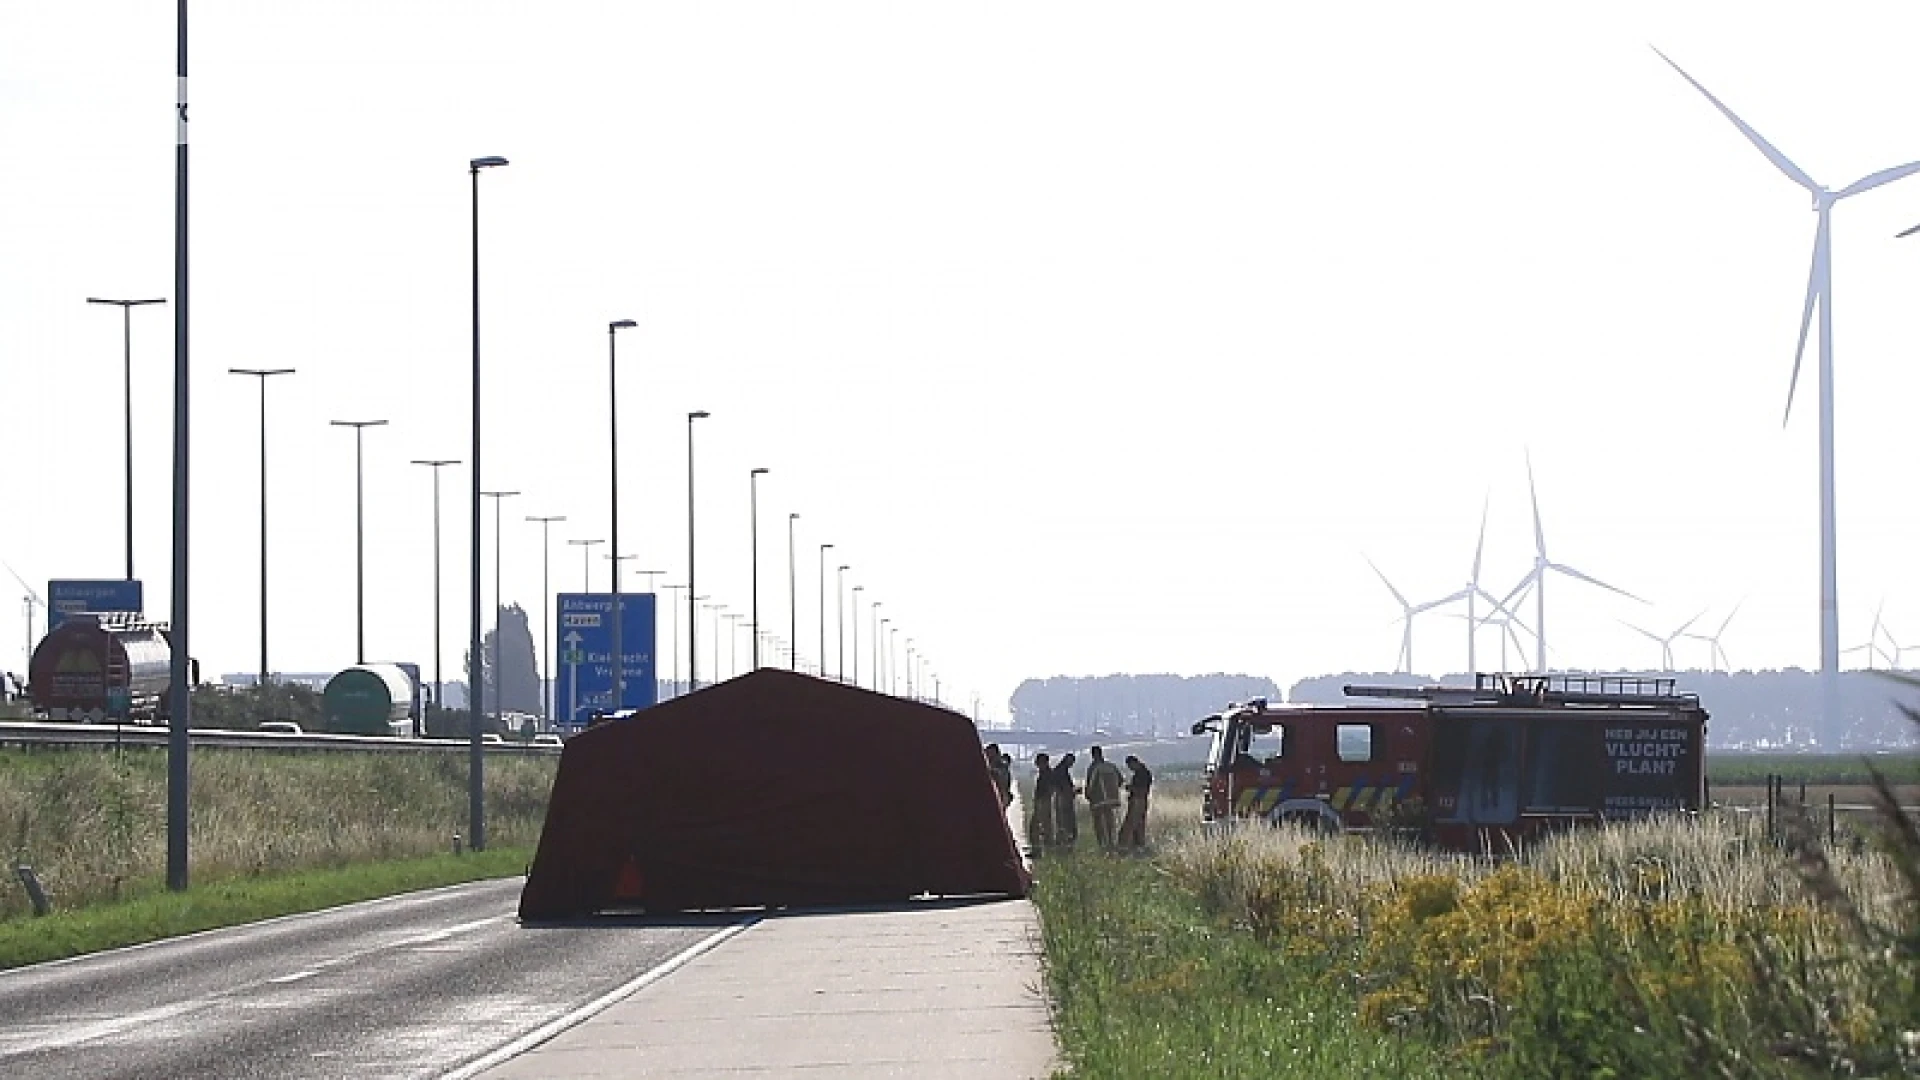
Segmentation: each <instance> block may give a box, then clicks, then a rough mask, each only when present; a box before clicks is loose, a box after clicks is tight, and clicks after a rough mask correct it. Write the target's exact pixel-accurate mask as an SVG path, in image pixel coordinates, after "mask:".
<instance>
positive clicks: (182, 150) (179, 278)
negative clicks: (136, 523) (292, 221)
mask: <svg viewBox="0 0 1920 1080" xmlns="http://www.w3.org/2000/svg"><path fill="white" fill-rule="evenodd" d="M178 12H179V13H178V15H177V16H176V17H175V22H174V44H175V50H176V52H177V53H178V56H177V58H176V59H177V62H176V64H175V66H174V72H175V74H176V75H178V76H179V80H180V81H179V82H178V83H176V84H175V86H176V87H177V89H178V91H179V94H178V97H177V98H176V104H175V108H176V109H178V110H179V113H178V119H177V120H176V121H175V122H174V134H173V142H174V146H173V294H174V296H176V297H178V298H179V303H177V304H175V305H174V306H173V566H172V582H173V590H172V591H173V597H172V599H171V601H170V602H169V606H170V607H171V609H172V613H173V618H172V625H173V634H172V638H173V641H172V645H173V648H172V650H171V652H172V654H173V656H172V661H171V663H170V664H169V666H168V669H167V700H168V703H169V704H170V705H171V706H172V716H171V717H170V718H169V722H168V724H167V889H168V890H169V891H170V892H182V891H184V890H185V889H186V887H187V876H188V875H187V841H188V836H187V811H188V805H187V794H188V792H187V783H188V775H187V774H188V771H189V769H188V758H189V757H190V756H191V755H192V753H193V741H192V739H191V738H189V736H188V732H189V731H190V730H191V729H192V727H193V687H192V685H191V684H190V683H189V682H188V681H187V680H188V677H189V676H190V675H191V672H190V671H189V669H188V665H187V657H188V656H189V655H191V654H190V652H189V650H190V649H191V648H192V646H191V644H190V643H189V641H188V636H187V631H188V626H187V617H188V614H189V612H188V610H187V609H188V606H189V605H188V603H187V578H188V573H187V571H188V568H189V566H190V565H191V560H190V559H189V558H188V555H189V551H188V545H189V543H190V541H191V540H192V531H193V530H192V528H191V524H192V523H191V521H190V520H189V518H188V514H187V511H188V509H189V507H190V505H191V502H190V499H189V494H190V493H189V491H188V488H189V483H190V480H191V478H192V477H191V473H190V471H189V469H188V459H189V457H190V456H191V450H192V442H193V441H192V439H191V437H190V436H191V431H190V424H189V421H190V419H191V417H190V415H189V414H190V412H191V407H192V404H193V394H192V381H193V380H192V377H191V372H192V368H191V367H190V366H189V365H188V363H187V354H188V348H189V345H190V344H191V342H190V340H189V336H188V333H187V277H188V273H187V264H188V259H187V249H188V244H187V0H179V5H178Z"/></svg>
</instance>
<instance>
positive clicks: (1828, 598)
mask: <svg viewBox="0 0 1920 1080" xmlns="http://www.w3.org/2000/svg"><path fill="white" fill-rule="evenodd" d="M1654 52H1655V53H1658V54H1659V56H1660V59H1662V60H1665V61H1666V62H1667V64H1668V66H1670V67H1672V68H1673V70H1675V71H1678V72H1680V77H1681V78H1683V79H1685V80H1687V81H1688V82H1689V83H1692V84H1693V88H1694V89H1695V90H1698V91H1700V93H1701V94H1703V95H1704V96H1705V97H1706V99H1707V100H1708V101H1710V102H1712V103H1713V107H1714V108H1716V109H1718V110H1720V114H1721V115H1722V116H1725V117H1726V118H1727V119H1728V120H1729V121H1731V122H1732V123H1733V126H1734V127H1737V128H1739V129H1740V134H1742V135H1745V136H1746V137H1747V141H1748V142H1750V143H1752V144H1753V145H1754V148H1755V149H1757V150H1759V151H1760V152H1761V153H1762V154H1764V155H1766V158H1767V160H1768V161H1771V162H1773V166H1774V168H1776V169H1779V170H1780V171H1781V172H1782V173H1785V174H1786V176H1787V179H1789V180H1792V181H1793V182H1794V183H1796V184H1799V185H1800V186H1801V187H1803V188H1805V189H1806V190H1807V192H1808V194H1810V195H1812V196H1813V209H1814V213H1816V214H1818V215H1819V218H1818V221H1817V222H1816V224H1815V225H1814V230H1813V269H1812V270H1811V272H1810V273H1809V274H1808V276H1807V301H1806V305H1805V306H1804V307H1803V308H1802V309H1801V312H1800V344H1799V345H1798V346H1797V347H1796V348H1795V349H1794V351H1793V375H1792V376H1791V377H1790V378H1789V379H1788V381H1787V408H1786V413H1785V415H1783V416H1782V418H1781V426H1783V427H1784V426H1785V425H1786V419H1787V417H1789V416H1791V415H1792V413H1793V392H1794V389H1795V387H1796V386H1797V385H1798V384H1799V382H1800V359H1801V357H1802V356H1803V355H1804V354H1805V353H1806V351H1807V328H1808V326H1809V325H1810V324H1811V322H1812V321H1813V311H1814V308H1815V307H1818V308H1819V309H1820V371H1819V379H1820V683H1821V686H1820V690H1821V714H1822V717H1823V718H1824V720H1825V721H1826V723H1827V724H1830V725H1831V724H1837V723H1839V719H1840V708H1839V705H1840V683H1839V677H1840V614H1839V612H1840V601H1839V599H1838V597H1837V595H1836V592H1837V589H1836V585H1837V581H1838V576H1839V575H1838V571H1837V569H1836V557H1835V555H1834V518H1833V231H1832V227H1831V224H1830V218H1831V215H1832V212H1833V206H1834V204H1835V203H1837V202H1839V201H1840V200H1841V199H1844V198H1847V197H1848V196H1850V195H1858V194H1860V193H1861V192H1864V191H1872V190H1873V189H1874V188H1877V187H1880V186H1881V185H1883V184H1891V183H1892V182H1894V181H1895V180H1898V179H1900V178H1902V177H1905V176H1911V175H1913V174H1914V173H1916V172H1920V161H1909V162H1907V163H1906V164H1905V165H1895V166H1894V167H1892V168H1890V169H1881V170H1880V171H1879V172H1876V173H1869V174H1868V175H1866V176H1863V177H1861V178H1860V179H1858V180H1855V181H1854V182H1853V183H1851V184H1848V185H1847V186H1846V187H1843V188H1841V189H1840V190H1839V191H1829V190H1827V188H1826V187H1825V186H1823V185H1821V184H1820V183H1818V182H1816V181H1815V180H1814V179H1813V177H1811V176H1808V175H1807V174H1806V173H1805V172H1803V171H1801V169H1800V167H1799V166H1798V165H1795V164H1794V163H1793V162H1791V161H1788V160H1787V156H1786V155H1785V154H1782V153H1781V152H1780V151H1779V150H1776V149H1774V146H1773V144H1772V143H1769V142H1768V141H1767V140H1765V139H1763V138H1761V137H1760V133H1759V132H1757V131H1755V130H1753V129H1752V128H1750V127H1748V126H1747V124H1746V121H1744V120H1741V119H1740V118H1739V117H1738V116H1735V115H1734V114H1733V110H1732V109H1729V108H1727V107H1726V106H1725V105H1723V104H1721V103H1720V99H1719V98H1717V97H1714V96H1713V94H1712V93H1710V92H1708V90H1707V88H1706V87H1704V86H1701V85H1700V83H1699V82H1698V81H1696V80H1695V79H1694V77H1693V76H1691V75H1689V74H1687V73H1686V72H1685V71H1684V70H1682V69H1681V67H1680V65H1679V64H1676V63H1674V62H1673V60H1672V59H1671V58H1669V57H1668V56H1667V54H1666V53H1663V52H1660V50H1659V49H1655V50H1654Z"/></svg>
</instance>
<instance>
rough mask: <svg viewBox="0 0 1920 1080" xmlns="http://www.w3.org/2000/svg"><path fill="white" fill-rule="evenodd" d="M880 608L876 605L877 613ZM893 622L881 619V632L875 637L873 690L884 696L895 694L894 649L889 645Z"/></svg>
mask: <svg viewBox="0 0 1920 1080" xmlns="http://www.w3.org/2000/svg"><path fill="white" fill-rule="evenodd" d="M879 607H880V605H878V604H875V605H874V609H875V610H876V611H877V610H878V609H879ZM891 622H893V620H892V619H881V620H880V631H879V632H878V633H876V634H874V635H873V651H874V657H873V688H874V689H875V690H877V691H879V692H880V693H882V694H889V693H892V692H893V681H892V670H893V649H892V648H891V647H890V646H889V645H888V644H887V643H888V642H889V641H890V640H892V639H891V638H890V637H889V636H888V631H887V625H888V624H889V623H891Z"/></svg>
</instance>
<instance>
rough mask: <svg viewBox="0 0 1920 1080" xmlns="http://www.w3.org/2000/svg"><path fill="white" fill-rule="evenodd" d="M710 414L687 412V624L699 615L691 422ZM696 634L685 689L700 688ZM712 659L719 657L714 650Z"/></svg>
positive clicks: (689, 646)
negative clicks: (695, 577) (696, 599)
mask: <svg viewBox="0 0 1920 1080" xmlns="http://www.w3.org/2000/svg"><path fill="white" fill-rule="evenodd" d="M711 415H712V414H711V413H709V412H707V411H706V410H704V409H696V410H694V411H693V412H690V413H688V414H687V625H688V626H692V625H693V624H694V622H695V620H696V619H697V618H698V616H699V610H698V609H697V608H695V607H694V606H693V605H694V604H695V602H696V601H695V600H694V594H695V593H697V592H699V589H698V587H697V586H696V583H695V581H694V577H693V550H694V542H693V422H694V421H695V420H705V419H706V418H707V417H708V416H711ZM699 636H700V635H698V634H696V633H693V632H692V631H688V633H687V689H688V690H698V689H700V662H699V661H700V652H699V649H697V648H696V647H695V642H696V641H697V640H698V639H699ZM714 659H715V660H718V659H720V656H719V653H718V651H717V650H716V652H715V653H714Z"/></svg>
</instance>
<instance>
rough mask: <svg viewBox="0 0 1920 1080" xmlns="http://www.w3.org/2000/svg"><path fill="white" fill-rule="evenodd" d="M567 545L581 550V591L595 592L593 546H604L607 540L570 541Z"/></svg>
mask: <svg viewBox="0 0 1920 1080" xmlns="http://www.w3.org/2000/svg"><path fill="white" fill-rule="evenodd" d="M567 543H569V544H571V545H573V546H574V547H577V548H579V549H580V591H581V592H592V591H593V574H592V570H593V546H594V545H595V544H604V543H606V541H605V540H569V541H567Z"/></svg>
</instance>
